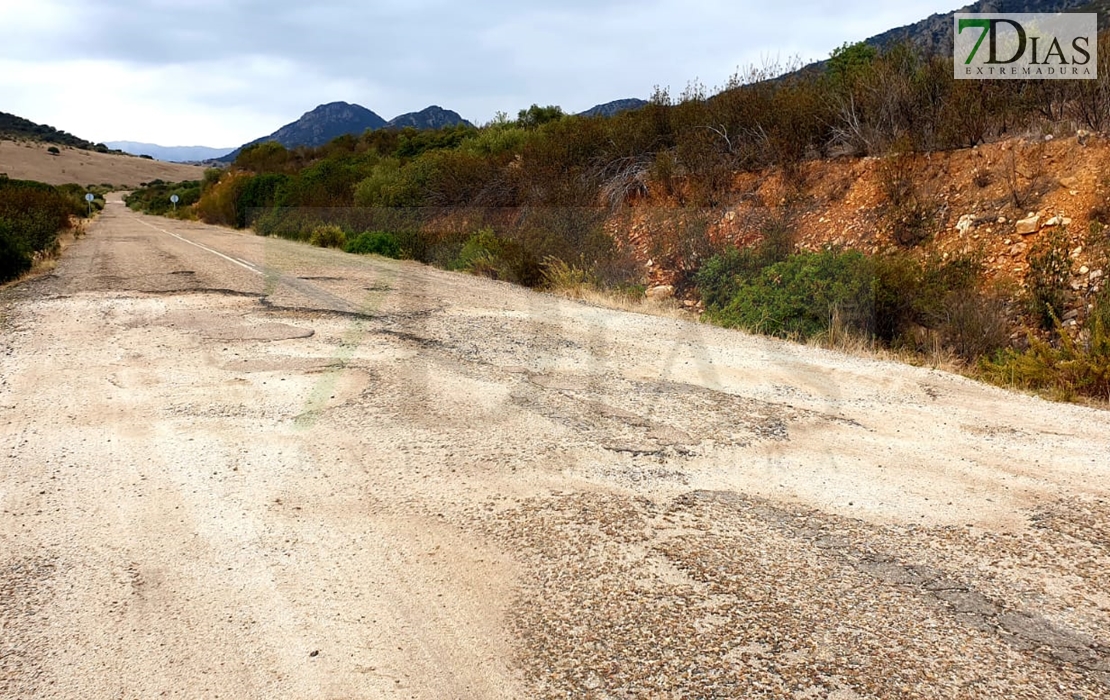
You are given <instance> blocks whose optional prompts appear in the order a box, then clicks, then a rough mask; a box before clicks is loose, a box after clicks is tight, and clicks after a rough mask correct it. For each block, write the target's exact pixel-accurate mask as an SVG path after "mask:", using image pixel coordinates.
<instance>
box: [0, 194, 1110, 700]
mask: <svg viewBox="0 0 1110 700" xmlns="http://www.w3.org/2000/svg"><path fill="white" fill-rule="evenodd" d="M0 314H2V322H0V443H2V444H0V630H2V635H0V696H2V697H5V698H8V697H11V698H151V697H161V696H165V697H173V698H216V697H224V698H332V699H335V700H339V699H341V698H344V699H346V698H419V699H432V698H597V699H600V698H611V699H615V698H754V697H774V698H799V699H800V698H832V699H834V700H851V699H854V698H998V697H1007V698H1063V699H1066V700H1074V699H1075V698H1099V697H1107V696H1108V695H1110V633H1108V632H1107V630H1110V576H1107V575H1106V572H1107V571H1110V568H1108V565H1110V478H1108V477H1110V415H1108V414H1107V413H1106V412H1104V411H1099V410H1094V409H1090V408H1084V407H1079V406H1071V405H1060V404H1051V403H1047V402H1044V401H1041V400H1038V399H1035V398H1031V397H1027V396H1022V395H1018V394H1013V393H1009V392H1006V391H1003V390H1000V389H997V388H992V387H987V386H983V385H980V384H976V383H974V382H972V381H970V380H967V379H965V378H961V377H958V376H953V375H950V374H945V373H943V372H938V371H933V370H930V369H928V368H913V367H909V366H904V365H900V364H894V363H888V362H882V361H878V360H873V359H869V358H863V357H850V356H845V355H840V354H836V353H832V352H827V351H822V350H817V349H812V348H806V347H800V346H796V345H791V344H787V343H781V342H778V341H774V340H769V339H764V338H756V337H750V336H747V335H744V334H741V333H737V332H733V331H726V330H723V329H717V328H712V327H709V326H706V325H702V324H698V323H695V322H692V321H688V320H681V319H676V318H668V317H666V316H664V315H646V314H637V313H627V312H620V311H614V310H608V309H603V308H599V307H596V306H589V305H585V304H581V303H577V302H573V301H569V300H566V299H562V298H558V297H555V296H551V295H544V294H537V293H533V292H530V291H527V290H524V289H520V288H515V287H512V286H509V285H506V284H502V283H497V282H491V281H488V280H483V279H479V278H474V277H470V276H466V275H461V274H455V273H446V272H442V271H438V270H434V269H430V268H426V267H423V266H420V265H417V264H415V263H410V262H395V261H389V260H382V259H378V258H372V257H361V256H352V255H346V254H343V253H340V252H337V251H333V250H323V249H318V248H312V247H309V246H305V245H300V244H295V243H291V242H288V241H282V240H272V239H263V238H260V237H256V236H253V235H250V234H248V233H243V232H234V231H229V230H227V229H221V228H217V227H212V226H206V225H202V224H198V223H190V222H178V221H171V220H168V219H161V218H153V217H146V216H140V215H137V214H134V213H132V212H129V211H128V210H126V208H125V207H123V206H122V204H120V203H119V202H118V201H115V202H113V203H110V204H109V206H108V207H107V209H106V210H105V212H104V214H103V215H102V216H101V217H100V219H99V220H98V221H97V223H96V224H95V225H93V226H92V227H91V230H90V231H89V234H88V235H87V236H86V237H84V238H82V239H80V240H78V241H77V242H76V243H75V244H74V245H73V246H72V247H71V248H70V249H69V250H68V251H67V253H66V255H65V257H64V258H63V259H62V261H61V262H60V263H59V265H58V267H57V268H56V270H54V272H53V273H52V274H50V275H47V276H44V277H41V278H38V279H36V280H32V281H30V282H27V283H24V284H22V285H19V286H16V287H14V288H9V289H7V290H5V291H3V292H2V293H0Z"/></svg>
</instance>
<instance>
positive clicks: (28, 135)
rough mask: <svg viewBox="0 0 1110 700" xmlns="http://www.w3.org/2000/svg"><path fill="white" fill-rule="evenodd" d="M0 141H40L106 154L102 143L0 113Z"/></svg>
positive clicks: (106, 150) (106, 148)
mask: <svg viewBox="0 0 1110 700" xmlns="http://www.w3.org/2000/svg"><path fill="white" fill-rule="evenodd" d="M0 139H5V140H10V141H13V140H23V141H40V142H42V143H49V144H55V145H58V146H70V147H71V148H80V149H82V150H85V151H99V152H101V153H107V152H108V147H107V146H105V145H104V144H102V143H92V142H90V141H86V140H85V139H82V138H77V137H76V136H74V135H73V134H70V133H67V132H65V131H59V130H57V129H55V128H54V127H52V126H47V125H45V124H36V123H35V122H33V121H30V120H29V119H24V118H23V117H17V116H15V115H14V114H8V113H7V112H0Z"/></svg>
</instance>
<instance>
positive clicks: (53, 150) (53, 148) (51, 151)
mask: <svg viewBox="0 0 1110 700" xmlns="http://www.w3.org/2000/svg"><path fill="white" fill-rule="evenodd" d="M46 152H47V153H49V154H50V155H52V156H56V155H58V154H59V153H61V151H59V150H58V147H57V146H51V147H50V148H48V149H46Z"/></svg>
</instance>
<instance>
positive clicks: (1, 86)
mask: <svg viewBox="0 0 1110 700" xmlns="http://www.w3.org/2000/svg"><path fill="white" fill-rule="evenodd" d="M962 4H964V3H960V2H957V1H956V0H948V1H947V2H945V1H944V0H932V1H929V0H903V1H902V2H898V3H891V2H856V1H852V0H845V1H843V2H835V3H833V2H813V1H810V0H794V1H793V2H789V3H776V2H766V1H761V2H748V1H747V0H736V1H732V2H730V1H728V0H638V1H637V2H632V1H631V0H561V2H534V1H531V0H492V1H490V2H482V3H480V4H476V3H463V2H458V1H457V0H450V1H448V0H370V1H366V0H363V1H360V2H340V1H336V0H304V1H301V2H291V1H289V0H0V111H4V112H11V113H14V114H17V115H19V116H22V117H25V118H27V119H31V120H33V121H36V122H40V123H46V124H50V125H51V126H54V127H56V128H59V129H63V130H65V131H69V132H71V133H73V134H76V135H77V136H80V137H82V138H86V139H90V140H92V141H114V140H132V141H146V142H152V143H158V144H161V145H167V146H169V145H206V146H219V147H223V146H237V145H239V144H242V143H244V142H246V141H250V140H252V139H254V138H256V137H258V136H262V135H265V134H269V133H271V132H273V131H274V130H275V129H277V128H278V127H280V126H282V125H283V124H286V123H288V122H291V121H293V120H295V119H296V118H297V117H299V116H300V115H301V114H302V113H304V112H306V111H308V110H310V109H312V108H313V107H315V106H316V105H318V104H321V103H324V102H334V101H338V100H342V101H346V102H355V103H358V104H361V105H363V106H365V107H368V108H370V109H372V110H374V111H375V112H377V113H378V114H380V115H381V116H382V117H384V118H386V119H391V118H392V117H395V116H397V115H398V114H401V113H404V112H410V111H415V110H419V109H423V108H424V107H426V106H428V105H430V104H438V105H441V106H443V107H446V108H448V109H454V110H455V111H457V112H459V113H460V114H462V115H463V116H464V117H466V118H468V119H470V120H471V121H473V122H476V123H481V122H485V121H488V120H490V119H492V118H493V117H494V115H495V114H496V113H497V112H498V111H505V112H508V113H510V114H512V115H515V114H516V111H517V110H519V109H520V108H522V107H527V106H528V105H530V104H532V103H540V104H558V105H560V106H562V107H563V108H564V109H565V110H567V111H571V112H575V111H581V110H584V109H587V108H589V107H591V106H593V105H595V104H598V103H601V102H608V101H610V100H613V99H617V98H622V97H642V98H647V97H649V96H650V94H651V92H652V89H653V87H654V86H656V85H660V86H664V87H669V88H670V89H671V92H672V94H678V93H680V92H681V91H682V89H683V88H684V87H685V86H686V85H687V84H688V83H689V82H690V81H691V80H694V79H697V80H700V81H701V82H702V83H704V84H706V85H708V86H709V87H713V86H716V85H721V84H723V83H724V82H725V81H726V80H727V79H728V77H729V75H731V74H732V73H733V72H735V71H736V70H737V68H738V67H744V66H749V65H753V64H756V65H759V64H764V63H766V62H768V61H775V60H786V59H789V58H791V57H801V58H804V59H816V58H825V57H827V56H828V54H829V52H830V51H832V49H833V48H835V47H836V46H839V45H841V44H843V43H844V42H845V41H856V40H860V39H864V38H867V37H869V36H872V35H874V34H877V33H879V32H881V31H884V30H886V29H889V28H892V27H895V26H900V25H904V24H908V23H911V22H914V21H917V20H919V19H923V18H924V17H927V16H928V15H930V14H933V13H935V12H947V11H950V10H953V9H955V8H956V7H958V6H960V5H962Z"/></svg>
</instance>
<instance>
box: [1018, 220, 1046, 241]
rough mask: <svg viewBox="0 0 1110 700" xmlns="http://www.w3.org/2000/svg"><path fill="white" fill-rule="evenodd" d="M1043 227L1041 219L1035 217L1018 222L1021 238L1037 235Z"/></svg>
mask: <svg viewBox="0 0 1110 700" xmlns="http://www.w3.org/2000/svg"><path fill="white" fill-rule="evenodd" d="M1040 226H1041V217H1039V216H1037V215H1033V216H1031V217H1029V218H1027V219H1022V220H1021V221H1018V222H1017V233H1018V235H1020V236H1028V235H1030V234H1033V233H1036V232H1037V230H1038V229H1039V228H1040Z"/></svg>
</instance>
